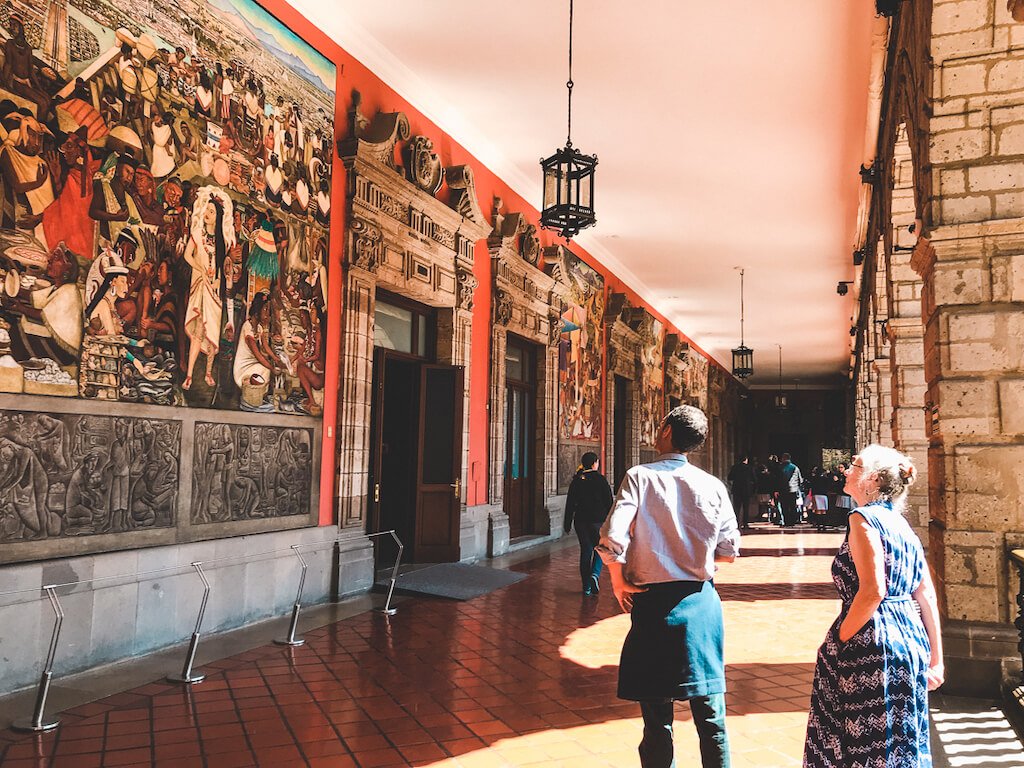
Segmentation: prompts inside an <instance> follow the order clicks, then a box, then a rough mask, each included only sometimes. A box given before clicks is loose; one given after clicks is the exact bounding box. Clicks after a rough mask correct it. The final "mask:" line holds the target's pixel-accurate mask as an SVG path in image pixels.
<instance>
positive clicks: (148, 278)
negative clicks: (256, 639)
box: [0, 0, 335, 547]
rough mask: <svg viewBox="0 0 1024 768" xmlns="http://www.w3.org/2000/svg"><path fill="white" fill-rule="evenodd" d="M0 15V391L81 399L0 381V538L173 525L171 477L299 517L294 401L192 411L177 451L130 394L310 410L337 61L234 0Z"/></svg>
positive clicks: (300, 444) (316, 384)
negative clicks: (281, 421)
mask: <svg viewBox="0 0 1024 768" xmlns="http://www.w3.org/2000/svg"><path fill="white" fill-rule="evenodd" d="M0 24H2V26H3V29H4V31H5V40H4V62H3V69H2V75H0V136H2V138H3V144H2V148H0V202H2V215H0V285H2V290H0V392H6V393H16V394H22V393H23V394H25V395H43V396H54V397H61V398H69V399H71V398H74V399H76V400H79V401H83V402H85V403H91V404H90V405H88V406H85V407H82V406H81V405H79V406H74V405H71V406H67V407H63V406H61V405H60V404H59V402H58V401H49V402H47V403H46V405H44V406H42V407H43V408H44V409H45V410H43V411H42V412H27V411H23V410H21V409H20V408H19V404H20V403H23V402H24V403H26V404H27V402H28V401H26V400H17V399H13V400H11V399H8V400H6V401H4V402H5V407H4V409H3V410H2V411H0V435H2V436H0V442H2V445H0V451H2V452H3V454H4V457H5V459H6V460H7V462H8V463H7V466H6V467H5V468H4V469H3V471H2V474H3V475H4V476H5V479H4V480H2V481H0V488H2V489H3V490H2V491H0V498H3V505H4V506H3V510H4V512H3V516H2V518H0V519H2V525H0V545H2V544H3V543H6V542H19V541H23V542H28V541H33V540H41V539H46V538H62V537H64V538H66V537H84V536H96V535H99V534H118V533H126V532H134V531H145V530H157V529H173V528H174V527H175V526H177V525H178V524H179V522H182V521H179V515H180V514H181V513H182V512H183V511H184V509H185V508H183V506H182V501H183V498H182V493H181V491H180V489H179V486H180V484H181V482H182V481H183V479H184V481H185V482H188V481H191V486H192V489H194V490H192V489H190V490H192V492H191V494H190V495H191V502H192V503H191V509H190V510H189V511H188V514H187V515H186V516H185V517H187V520H188V521H189V522H193V523H196V524H210V523H216V522H228V521H239V520H257V519H265V518H277V517H289V516H296V515H305V517H306V518H308V517H309V515H310V499H311V483H312V479H313V478H312V468H313V453H314V450H315V448H314V444H313V434H314V431H315V430H314V427H312V426H311V425H310V423H303V424H301V425H300V424H294V425H290V426H287V427H281V426H273V425H271V424H270V423H269V422H260V421H257V420H254V419H256V417H255V416H253V417H247V418H245V419H243V420H242V421H241V422H240V423H236V424H226V423H216V422H217V421H218V419H217V417H214V419H213V421H212V422H210V423H200V424H191V425H190V426H189V427H188V428H187V430H186V431H187V432H188V433H189V434H188V438H189V443H190V445H189V448H190V450H191V451H192V455H193V459H194V461H193V466H191V467H187V468H184V472H183V467H182V466H181V454H182V448H183V443H182V438H183V425H184V422H183V421H182V420H181V419H180V418H176V417H174V416H171V417H170V418H166V417H165V418H153V416H154V415H155V414H156V413H157V412H158V410H159V409H157V410H153V409H152V408H148V409H147V407H149V406H169V407H183V408H188V409H195V408H203V409H219V410H221V411H237V412H242V413H248V414H291V415H301V416H306V417H309V416H317V415H319V414H321V413H322V411H323V393H324V373H325V369H324V364H325V334H324V329H325V327H326V325H325V316H326V311H327V274H326V264H327V250H328V237H329V225H330V183H331V165H332V162H331V158H332V154H333V150H332V137H333V135H334V128H333V118H334V91H333V88H334V85H335V67H334V65H333V64H331V63H330V62H329V61H327V60H326V59H324V58H323V56H322V55H320V54H319V53H317V52H316V51H314V50H313V49H312V48H311V47H310V46H308V45H306V44H305V43H304V42H303V41H301V40H299V39H298V38H297V37H295V35H294V34H293V33H291V32H290V31H289V30H288V29H286V28H285V27H284V26H282V25H281V24H280V23H279V22H278V21H277V20H276V19H274V18H273V17H271V16H270V15H268V14H267V13H266V12H265V11H263V10H262V9H261V8H260V7H259V6H256V5H254V4H252V3H250V2H247V0H240V1H239V2H237V3H231V2H220V3H207V2H167V3H162V2H129V3H127V4H126V3H113V2H111V3H107V2H93V1H92V0H85V1H84V2H74V3H41V4H40V3H19V2H15V3H13V4H12V3H5V4H4V6H3V7H2V8H0ZM162 413H163V414H165V415H166V414H167V413H169V411H166V410H164V411H163V412H162ZM236 421H238V419H236ZM94 546H96V545H94ZM99 546H101V547H102V546H103V545H99ZM106 546H110V545H109V544H108V545H106Z"/></svg>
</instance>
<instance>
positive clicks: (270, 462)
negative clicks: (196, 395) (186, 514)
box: [191, 423, 313, 525]
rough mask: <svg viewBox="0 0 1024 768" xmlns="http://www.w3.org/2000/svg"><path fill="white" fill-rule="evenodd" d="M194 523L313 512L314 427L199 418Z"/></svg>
mask: <svg viewBox="0 0 1024 768" xmlns="http://www.w3.org/2000/svg"><path fill="white" fill-rule="evenodd" d="M195 436H196V437H195V453H194V456H193V467H192V509H191V519H192V523H193V524H195V525H202V524H209V523H223V522H231V521H237V520H257V519H263V518H270V517H289V516H292V515H308V514H309V503H310V486H311V484H312V482H313V476H312V446H313V430H312V429H297V428H293V427H252V426H248V425H243V424H208V423H198V424H196V427H195Z"/></svg>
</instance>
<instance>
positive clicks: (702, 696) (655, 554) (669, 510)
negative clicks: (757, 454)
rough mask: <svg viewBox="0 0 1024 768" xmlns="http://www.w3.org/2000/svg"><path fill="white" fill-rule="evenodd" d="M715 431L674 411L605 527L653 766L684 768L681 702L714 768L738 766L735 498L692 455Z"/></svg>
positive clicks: (624, 685)
mask: <svg viewBox="0 0 1024 768" xmlns="http://www.w3.org/2000/svg"><path fill="white" fill-rule="evenodd" d="M707 432H708V420H707V417H706V416H705V415H704V413H703V412H702V411H701V410H700V409H698V408H694V407H692V406H688V405H682V406H679V407H678V408H675V409H673V410H672V411H671V412H670V413H669V414H668V415H667V416H666V417H665V419H664V421H662V423H661V427H660V428H659V430H658V438H657V441H656V443H655V447H656V448H657V449H658V451H659V453H661V456H659V457H658V459H657V461H655V462H653V463H651V464H644V465H640V466H636V467H633V468H632V469H630V470H629V471H628V472H627V473H626V477H625V479H624V480H623V482H622V485H621V486H620V488H619V495H618V497H617V498H616V500H615V506H614V507H613V508H612V512H611V514H610V515H609V516H608V519H607V520H606V521H605V524H604V527H603V528H602V529H601V543H600V545H599V546H598V552H600V554H601V558H602V559H603V560H604V562H605V563H606V564H607V565H608V571H609V574H610V576H611V582H612V589H613V591H614V592H615V597H616V599H618V601H619V604H620V605H621V606H622V609H623V610H624V611H629V612H630V613H631V619H632V627H631V629H630V631H629V635H628V636H627V637H626V640H625V642H624V643H623V646H622V658H621V661H620V663H619V686H618V695H619V698H621V699H627V700H630V701H637V702H639V703H640V710H641V713H642V714H643V718H644V736H643V740H642V741H641V742H640V763H641V765H642V766H643V768H671V766H674V765H675V762H674V758H673V746H672V720H673V702H674V701H676V700H688V701H689V702H690V710H691V712H692V713H693V721H694V725H695V726H696V728H697V735H698V737H699V739H700V752H701V762H702V764H703V766H704V768H711V767H712V766H714V767H715V768H728V766H729V764H730V763H729V741H728V736H727V734H726V731H725V662H724V658H723V645H724V630H723V622H722V603H721V600H719V597H718V593H717V592H716V591H715V587H714V583H713V582H712V579H713V578H714V573H715V568H716V566H715V563H718V562H733V561H734V560H735V559H736V557H737V555H738V554H739V541H740V536H739V530H738V529H737V527H736V517H735V514H734V513H733V509H732V504H731V502H730V501H729V493H728V491H727V490H726V488H725V484H724V483H722V481H721V480H719V479H718V478H716V477H714V476H712V475H709V474H708V473H707V472H704V471H703V470H700V469H698V468H697V467H695V466H693V465H692V464H690V463H689V461H688V460H687V457H686V454H687V453H689V452H690V451H693V450H695V449H697V448H699V447H700V446H701V445H702V444H703V442H704V440H705V438H706V437H707Z"/></svg>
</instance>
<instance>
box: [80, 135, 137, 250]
mask: <svg viewBox="0 0 1024 768" xmlns="http://www.w3.org/2000/svg"><path fill="white" fill-rule="evenodd" d="M137 166H138V161H137V160H136V159H135V157H134V156H132V155H130V154H128V153H127V152H122V153H121V154H120V155H118V156H116V158H114V162H113V163H112V164H110V165H108V167H107V169H106V170H102V169H101V171H100V174H101V175H100V176H99V177H98V178H96V179H95V181H93V195H92V206H91V207H90V208H89V216H90V217H92V218H93V219H94V220H96V221H98V222H99V232H100V235H101V236H102V237H104V238H106V239H107V241H108V242H111V243H114V242H117V237H118V235H120V234H121V231H122V230H123V229H125V228H126V227H128V228H131V227H132V226H133V225H134V224H137V223H139V222H140V221H141V219H140V218H139V211H138V209H137V208H136V207H135V201H134V200H132V198H131V195H130V194H129V190H131V189H133V188H134V182H135V168H136V167H137Z"/></svg>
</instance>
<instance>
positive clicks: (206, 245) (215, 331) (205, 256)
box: [182, 186, 235, 389]
mask: <svg viewBox="0 0 1024 768" xmlns="http://www.w3.org/2000/svg"><path fill="white" fill-rule="evenodd" d="M234 244H235V227H234V216H233V214H232V211H231V198H230V197H228V196H227V195H226V194H225V193H224V192H223V191H222V190H221V189H219V188H218V187H212V186H210V187H202V188H201V189H200V190H199V194H198V196H197V199H196V203H195V208H194V211H193V213H192V227H191V231H190V233H189V241H188V245H187V246H186V248H185V261H186V262H188V264H189V266H191V267H192V282H191V286H190V287H189V294H188V303H187V305H186V307H185V333H186V334H187V335H188V338H189V350H188V367H187V368H186V374H185V382H184V384H182V388H183V389H189V388H190V387H191V386H192V373H193V370H194V369H195V365H196V360H198V359H199V353H200V352H204V353H205V354H206V383H207V384H208V385H209V386H211V387H212V386H214V385H215V384H216V382H215V381H214V380H213V363H214V358H215V356H216V354H217V350H218V349H219V348H220V335H221V334H220V331H221V316H222V313H223V309H224V306H223V302H222V301H221V296H222V282H223V278H224V260H225V259H226V258H227V255H228V250H229V249H230V248H232V247H233V246H234ZM228 317H229V318H230V317H231V312H230V311H229V312H228ZM233 333H234V328H233V327H232V326H230V325H229V326H228V327H227V328H226V329H225V334H226V335H227V336H228V338H229V339H230V338H231V337H232V336H233Z"/></svg>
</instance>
